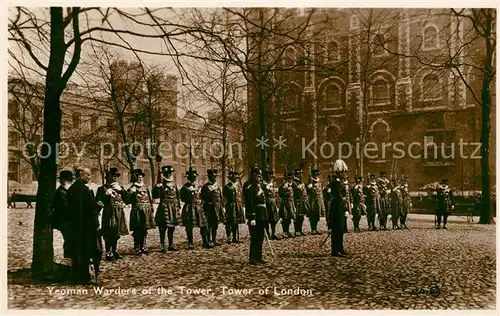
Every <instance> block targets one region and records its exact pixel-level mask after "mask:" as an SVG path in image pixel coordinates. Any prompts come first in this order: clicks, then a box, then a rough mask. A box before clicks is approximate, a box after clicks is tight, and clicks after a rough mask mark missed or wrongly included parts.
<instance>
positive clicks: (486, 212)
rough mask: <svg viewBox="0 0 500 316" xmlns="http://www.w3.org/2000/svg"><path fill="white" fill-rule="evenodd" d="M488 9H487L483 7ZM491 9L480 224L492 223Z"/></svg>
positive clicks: (487, 23)
mask: <svg viewBox="0 0 500 316" xmlns="http://www.w3.org/2000/svg"><path fill="white" fill-rule="evenodd" d="M485 10H487V11H489V10H488V9H485ZM490 14H491V11H489V12H487V13H485V16H486V21H485V35H486V36H485V37H484V40H485V46H486V54H485V58H484V75H483V82H482V87H481V119H482V120H481V191H482V201H481V202H482V203H481V204H482V205H481V206H482V207H481V218H480V220H479V223H480V224H492V223H493V213H492V211H491V190H490V187H491V183H490V130H491V117H490V113H491V91H490V86H491V82H492V79H493V76H492V73H493V67H492V63H493V54H494V51H493V50H494V47H493V45H492V43H491V39H490V38H491V37H490V35H491V29H492V24H493V19H492V15H490Z"/></svg>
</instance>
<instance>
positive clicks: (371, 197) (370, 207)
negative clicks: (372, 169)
mask: <svg viewBox="0 0 500 316" xmlns="http://www.w3.org/2000/svg"><path fill="white" fill-rule="evenodd" d="M369 179H370V180H369V182H368V184H367V185H366V186H365V187H364V188H363V194H364V195H365V197H366V199H365V201H366V218H367V220H368V230H377V228H376V227H375V215H376V214H379V213H380V192H379V189H378V186H377V181H376V178H375V174H370V176H369Z"/></svg>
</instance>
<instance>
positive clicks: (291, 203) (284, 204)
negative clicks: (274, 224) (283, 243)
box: [279, 172, 297, 238]
mask: <svg viewBox="0 0 500 316" xmlns="http://www.w3.org/2000/svg"><path fill="white" fill-rule="evenodd" d="M292 181H293V173H292V172H287V173H286V175H285V183H283V184H282V185H281V187H280V188H279V196H280V217H281V225H282V226H283V234H284V236H285V237H286V238H292V237H293V235H292V234H290V224H291V222H292V220H295V218H296V214H297V210H296V209H295V200H294V194H293V182H292Z"/></svg>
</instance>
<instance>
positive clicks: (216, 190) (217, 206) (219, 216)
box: [201, 169, 225, 247]
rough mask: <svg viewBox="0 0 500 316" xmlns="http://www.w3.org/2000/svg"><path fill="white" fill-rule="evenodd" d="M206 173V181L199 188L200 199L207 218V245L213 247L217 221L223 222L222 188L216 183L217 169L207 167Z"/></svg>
mask: <svg viewBox="0 0 500 316" xmlns="http://www.w3.org/2000/svg"><path fill="white" fill-rule="evenodd" d="M207 174H208V182H207V183H205V184H204V185H203V187H202V188H201V200H202V202H203V209H204V210H205V214H207V219H208V230H209V231H208V236H209V245H210V246H212V247H215V246H217V241H216V240H217V229H218V228H219V223H224V222H225V215H224V208H223V206H222V190H221V188H220V186H219V184H218V183H217V169H209V170H207ZM210 233H211V234H212V235H211V238H210Z"/></svg>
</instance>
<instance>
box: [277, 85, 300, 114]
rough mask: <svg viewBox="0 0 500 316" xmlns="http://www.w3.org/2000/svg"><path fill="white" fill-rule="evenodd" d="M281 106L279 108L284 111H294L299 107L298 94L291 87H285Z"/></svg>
mask: <svg viewBox="0 0 500 316" xmlns="http://www.w3.org/2000/svg"><path fill="white" fill-rule="evenodd" d="M281 98H282V107H281V110H282V111H284V112H288V111H296V110H298V109H299V96H298V95H297V94H296V93H295V91H294V90H293V89H292V88H287V89H285V90H284V91H283V93H282V95H281Z"/></svg>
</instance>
